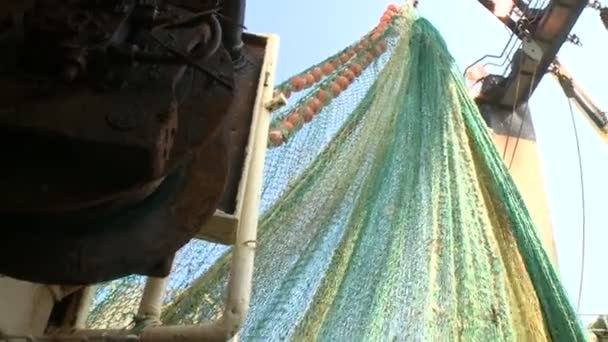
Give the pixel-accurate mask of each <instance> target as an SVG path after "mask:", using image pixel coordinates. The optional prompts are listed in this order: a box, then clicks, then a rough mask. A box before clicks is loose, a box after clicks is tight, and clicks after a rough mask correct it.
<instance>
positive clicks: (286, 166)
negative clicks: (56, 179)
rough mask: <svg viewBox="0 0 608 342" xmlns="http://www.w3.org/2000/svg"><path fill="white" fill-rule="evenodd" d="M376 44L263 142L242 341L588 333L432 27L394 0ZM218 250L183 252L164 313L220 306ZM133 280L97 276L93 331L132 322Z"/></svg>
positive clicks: (222, 279) (186, 317) (562, 337)
mask: <svg viewBox="0 0 608 342" xmlns="http://www.w3.org/2000/svg"><path fill="white" fill-rule="evenodd" d="M385 42H386V51H385V52H383V53H382V54H380V55H379V56H377V58H375V59H374V60H373V61H372V62H371V63H370V65H369V66H368V67H367V68H366V69H365V70H363V71H362V73H361V74H360V75H359V76H358V77H357V78H356V79H354V80H353V81H352V83H351V84H350V86H349V87H348V89H345V90H344V91H343V92H341V94H340V95H339V96H337V97H335V98H334V99H333V100H332V101H331V102H329V103H327V104H326V105H325V106H323V107H322V108H321V109H320V110H319V112H318V113H316V114H315V116H314V120H312V121H310V122H309V123H308V124H304V125H302V127H301V128H300V129H299V131H298V132H297V134H293V135H292V136H290V139H288V140H287V141H286V142H285V143H284V144H283V145H281V146H280V147H276V148H271V149H269V150H268V153H267V159H266V164H265V172H264V179H263V193H262V205H261V209H260V210H261V213H262V216H261V218H260V223H259V229H258V249H257V252H256V261H255V273H254V288H253V295H252V299H251V307H250V311H249V314H248V317H247V321H246V323H245V326H244V328H243V330H242V331H241V333H240V338H241V339H243V340H263V341H275V340H276V341H279V340H297V341H308V340H321V341H333V340H336V341H368V340H369V341H385V340H408V341H409V340H414V341H418V340H425V341H427V340H428V341H452V340H462V341H547V340H553V341H584V340H585V336H584V333H583V330H582V329H581V327H580V325H579V322H578V320H577V318H576V315H575V313H574V310H573V308H572V306H571V304H570V302H569V300H568V298H567V296H566V294H565V291H564V289H563V288H562V286H561V284H560V282H559V279H558V277H557V275H556V273H555V271H554V269H553V268H552V265H551V263H550V261H549V258H548V257H547V255H546V254H545V252H544V249H543V247H542V243H541V241H540V238H539V237H538V234H537V232H536V229H535V227H534V224H533V222H532V220H531V218H530V215H529V213H528V211H527V209H526V207H525V205H524V203H523V200H522V198H521V197H520V195H519V193H518V191H517V189H516V187H515V185H514V183H513V181H512V179H511V177H510V175H509V173H508V171H507V169H506V167H505V165H504V163H503V161H502V159H501V157H500V155H499V153H498V152H497V151H496V148H495V147H494V144H493V142H492V137H491V135H490V132H489V131H488V129H487V127H486V126H485V123H484V122H483V120H482V118H481V115H480V114H479V112H478V109H477V108H476V106H475V105H474V103H473V102H472V101H471V99H470V97H469V95H468V93H467V89H466V87H465V85H464V83H463V80H462V77H461V72H460V71H459V70H458V69H457V67H456V66H455V62H454V60H453V58H452V57H451V56H450V54H449V52H448V50H447V47H446V45H445V43H444V41H443V39H442V37H441V35H440V34H439V33H438V32H437V31H436V29H435V28H434V27H433V26H432V25H431V24H430V23H429V22H428V21H426V20H425V19H423V18H418V17H417V15H416V14H415V13H414V12H413V11H412V10H411V9H409V8H404V9H403V11H402V12H400V14H399V15H397V16H396V18H395V19H394V20H393V21H391V25H390V32H388V33H387V36H386V40H385ZM319 65H321V64H319ZM336 72H337V71H336ZM281 87H282V88H281ZM278 89H279V90H285V89H286V88H285V84H282V85H280V86H279V88H278ZM316 89H317V88H315V87H309V90H308V91H309V92H313V91H316ZM301 96H306V95H305V94H304V95H301ZM295 102H296V103H297V101H295ZM294 106H296V104H294ZM293 110H294V108H293V107H289V108H284V109H282V110H279V111H277V112H276V113H273V119H274V121H273V122H274V123H277V122H281V121H282V120H284V119H285V118H286V113H289V112H291V111H293ZM230 258H231V254H230V249H229V248H227V247H224V246H219V245H214V244H211V243H207V242H202V241H192V242H191V243H190V244H188V245H187V246H186V247H185V248H183V249H182V250H181V251H180V252H179V253H178V255H177V256H176V259H175V266H174V271H173V272H172V275H171V277H170V281H169V291H168V295H167V298H166V300H165V308H164V310H163V317H162V320H163V323H164V324H167V325H172V324H195V323H200V322H202V321H205V320H209V319H215V318H218V316H219V315H221V311H222V308H223V301H224V297H225V289H226V284H227V280H228V277H229V270H230ZM142 289H143V278H142V277H136V276H131V277H126V278H123V279H120V280H116V281H112V282H109V283H106V284H101V285H99V286H98V288H97V295H96V301H95V303H94V306H93V310H92V311H91V313H90V315H89V317H88V325H89V327H91V328H109V327H111V328H116V327H129V325H130V324H131V323H132V321H133V313H135V312H137V301H138V300H139V296H140V294H141V290H142Z"/></svg>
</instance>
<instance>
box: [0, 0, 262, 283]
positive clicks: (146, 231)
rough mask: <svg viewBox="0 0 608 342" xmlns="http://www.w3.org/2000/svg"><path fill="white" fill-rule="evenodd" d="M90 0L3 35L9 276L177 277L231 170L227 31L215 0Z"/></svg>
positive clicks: (0, 70) (0, 255) (2, 267)
mask: <svg viewBox="0 0 608 342" xmlns="http://www.w3.org/2000/svg"><path fill="white" fill-rule="evenodd" d="M84 3H85V2H82V3H80V2H79V1H72V2H69V4H70V5H69V6H68V5H64V3H63V2H57V1H54V0H44V1H37V2H36V6H34V7H32V8H33V9H31V10H30V11H29V12H26V13H25V16H24V20H23V27H24V30H23V31H22V32H21V35H20V34H19V32H18V31H19V30H14V31H15V32H14V33H15V34H14V35H8V34H6V35H1V36H0V49H1V50H2V51H3V52H4V51H11V52H12V53H3V54H2V55H0V75H2V77H0V144H1V145H2V146H4V147H5V154H4V158H3V159H4V163H3V168H1V169H0V188H2V189H3V192H2V195H0V219H1V220H2V223H3V226H2V233H3V248H2V249H0V273H3V274H6V275H9V276H12V277H15V278H18V279H24V280H29V281H34V282H42V283H63V284H89V283H94V282H99V281H105V280H109V279H113V278H117V277H120V276H123V275H127V274H145V275H150V276H157V277H161V276H165V275H167V274H168V272H169V265H170V263H169V262H168V261H167V260H168V259H169V258H170V257H171V256H172V255H173V253H174V252H175V251H176V250H177V249H179V248H180V247H181V246H183V245H184V244H185V243H186V242H187V241H188V240H189V239H190V238H191V237H192V236H194V235H195V234H196V233H197V232H198V230H199V229H200V227H201V226H202V224H203V223H204V222H205V221H206V220H207V219H208V218H209V217H210V216H211V215H212V214H213V212H214V211H215V209H216V207H217V203H218V202H219V200H220V197H221V196H222V193H223V190H224V184H225V183H226V179H227V177H228V164H229V160H228V159H229V158H228V149H229V147H228V145H229V142H230V140H231V137H230V136H229V126H228V124H229V121H228V119H227V118H228V117H227V116H226V112H227V111H228V108H229V106H230V104H231V102H232V99H233V91H234V90H233V87H234V71H233V65H232V60H231V58H230V55H229V54H228V52H227V51H226V49H224V48H223V46H222V45H221V44H220V37H221V36H218V35H221V31H222V29H223V27H221V26H218V25H217V22H218V21H217V18H214V17H213V16H210V15H213V13H214V10H215V9H214V8H207V9H203V8H201V7H200V6H201V4H204V3H205V2H198V6H199V7H198V8H196V12H192V11H190V10H186V9H183V8H177V7H175V6H167V5H164V6H161V7H157V8H152V9H153V11H150V10H151V8H150V7H146V6H147V5H146V6H135V5H133V4H134V2H130V1H106V2H99V3H102V5H96V4H97V3H98V2H96V1H87V2H86V4H85V5H83V4H84ZM60 4H61V5H60ZM118 5H122V7H121V6H118ZM213 5H214V4H213ZM91 6H93V7H91ZM152 14H153V15H152ZM253 92H254V93H255V90H253ZM234 158H236V157H231V159H234Z"/></svg>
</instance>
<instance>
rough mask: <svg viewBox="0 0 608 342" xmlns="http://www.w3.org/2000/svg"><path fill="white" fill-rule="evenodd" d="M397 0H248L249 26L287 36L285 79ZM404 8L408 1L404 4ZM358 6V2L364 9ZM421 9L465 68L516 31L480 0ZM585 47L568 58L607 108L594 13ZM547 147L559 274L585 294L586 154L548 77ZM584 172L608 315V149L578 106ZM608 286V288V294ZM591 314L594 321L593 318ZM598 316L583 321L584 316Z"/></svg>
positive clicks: (590, 287) (593, 279) (593, 250)
mask: <svg viewBox="0 0 608 342" xmlns="http://www.w3.org/2000/svg"><path fill="white" fill-rule="evenodd" d="M390 3H395V2H390V1H382V0H357V1H352V0H307V1H284V0H256V1H255V2H254V1H249V3H248V9H247V22H246V25H247V28H248V30H249V31H251V32H257V33H276V34H278V35H279V36H280V38H281V46H280V51H279V62H278V70H277V72H278V76H277V80H276V81H277V82H280V81H283V80H284V79H286V78H287V77H289V76H291V75H293V74H295V73H298V72H300V71H301V70H304V69H305V68H307V67H308V66H310V65H311V64H313V63H316V62H318V61H321V60H322V59H324V58H325V57H327V56H329V55H330V54H333V53H335V52H337V51H338V50H340V49H341V48H343V47H344V46H346V45H348V44H350V43H351V42H353V41H354V40H356V39H358V38H359V37H361V36H362V35H363V34H364V33H366V32H367V31H368V30H369V29H370V28H371V27H373V26H374V25H375V24H376V23H377V21H378V18H379V17H380V15H381V14H382V13H383V11H384V9H385V8H386V6H387V5H388V4H390ZM396 3H397V4H401V3H402V2H400V1H399V2H396ZM355 4H358V5H355ZM420 13H421V14H422V15H423V16H425V17H426V18H428V19H429V20H431V21H432V22H433V23H434V24H435V26H437V27H438V29H439V30H440V31H441V32H442V33H443V35H444V37H445V39H446V41H447V42H448V44H449V46H450V49H451V52H452V54H453V55H454V57H455V58H456V60H457V61H458V63H459V65H460V66H461V68H463V69H464V68H465V67H466V66H467V65H469V64H471V63H472V62H474V61H475V60H477V59H478V58H479V57H481V56H483V55H485V54H500V52H501V51H502V49H503V47H504V45H505V43H506V42H507V39H508V37H509V36H508V34H507V32H506V31H505V29H504V28H503V27H502V26H501V25H500V23H499V22H498V21H497V20H496V19H495V18H494V17H492V16H491V15H490V14H489V13H488V12H487V10H486V9H485V8H483V7H482V6H481V5H480V4H479V3H478V2H477V1H476V0H460V1H445V0H441V1H440V0H420ZM573 32H574V33H576V34H577V35H578V36H579V37H580V38H581V40H582V42H583V44H584V45H583V47H577V46H574V45H572V44H567V45H565V46H564V48H563V49H562V51H561V52H560V54H559V56H560V59H561V61H562V63H563V64H565V65H566V66H567V67H568V68H569V69H570V71H571V72H572V73H573V74H574V75H575V77H576V78H577V80H578V81H579V82H580V83H582V85H583V86H584V87H585V88H586V90H587V91H588V92H589V93H590V94H591V96H592V97H593V98H594V99H595V101H597V102H598V103H599V105H600V107H602V108H606V109H608V106H607V105H608V103H606V101H605V100H604V99H603V96H602V95H603V94H602V89H604V87H605V85H604V84H603V82H604V79H607V78H608V70H606V68H605V64H604V63H603V62H604V61H605V60H606V57H608V56H607V52H608V49H607V48H606V43H608V32H607V31H606V29H605V28H604V27H603V25H602V24H601V22H600V20H599V16H598V14H597V13H596V12H595V11H593V10H591V9H588V10H587V11H586V12H585V14H584V15H583V16H582V18H581V20H580V21H579V23H578V24H577V26H576V27H575V29H574V31H573ZM530 106H531V110H532V116H533V121H534V124H535V126H536V132H537V139H538V143H539V146H540V150H541V159H542V165H543V168H544V175H545V180H546V188H547V195H548V198H549V206H550V212H551V218H552V221H553V222H552V224H553V229H554V233H555V239H556V244H557V249H558V258H559V264H560V272H561V275H562V279H563V282H564V284H565V286H566V288H567V290H568V292H569V294H570V297H571V299H572V301H573V302H575V301H576V298H577V296H578V287H579V275H580V269H581V254H582V245H581V239H582V209H581V207H582V206H581V195H580V192H581V188H580V181H579V168H578V159H577V153H576V148H575V140H574V135H573V130H572V124H571V119H570V112H569V109H568V104H567V100H566V97H565V96H564V95H563V92H562V91H561V88H559V86H558V85H557V83H555V81H554V80H553V79H552V78H550V77H546V78H545V79H544V80H543V82H542V83H541V86H540V87H539V89H538V91H537V92H536V93H535V95H534V96H533V99H532V101H531V104H530ZM575 116H576V121H577V125H578V130H579V136H580V140H581V141H580V143H581V149H582V158H583V172H584V175H585V178H584V181H585V198H586V209H585V213H586V221H587V222H586V233H587V234H586V235H587V238H586V240H587V241H586V242H587V243H586V263H585V278H584V279H585V286H584V288H583V294H582V305H581V313H608V296H605V290H604V289H605V288H606V285H605V282H606V279H605V278H603V277H605V274H603V273H604V272H605V260H608V258H607V257H608V251H607V249H606V248H605V247H603V246H605V245H606V242H607V241H608V229H606V228H608V221H607V218H606V216H605V215H604V210H608V205H607V204H606V201H605V200H606V196H607V195H608V182H607V181H608V176H607V175H608V148H607V146H606V145H605V144H604V143H602V142H601V141H600V139H599V138H598V137H597V136H596V135H595V132H594V131H593V130H592V128H591V127H590V126H589V124H588V123H587V121H586V120H585V119H584V118H583V117H582V116H581V114H580V113H579V112H578V111H577V110H576V108H575ZM602 247H603V248H602ZM602 290H604V291H603V293H602ZM585 318H586V319H585ZM587 319H589V317H584V320H587Z"/></svg>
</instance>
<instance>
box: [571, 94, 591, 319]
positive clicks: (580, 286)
mask: <svg viewBox="0 0 608 342" xmlns="http://www.w3.org/2000/svg"><path fill="white" fill-rule="evenodd" d="M568 108H569V109H570V119H571V121H572V130H573V132H574V138H575V139H576V151H577V154H578V168H579V175H580V185H581V210H582V233H583V237H582V250H581V272H580V276H579V284H578V298H577V300H576V311H577V312H580V309H581V299H582V295H583V284H584V280H585V254H586V252H585V247H586V245H587V243H586V235H587V234H586V216H585V183H584V177H583V160H582V156H581V148H580V141H579V137H578V129H577V127H576V120H575V119H574V109H573V108H572V99H571V98H570V97H568Z"/></svg>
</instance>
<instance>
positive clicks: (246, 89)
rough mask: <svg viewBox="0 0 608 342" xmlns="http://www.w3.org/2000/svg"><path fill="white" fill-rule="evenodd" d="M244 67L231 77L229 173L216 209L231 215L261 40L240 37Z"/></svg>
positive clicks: (259, 65) (261, 51)
mask: <svg viewBox="0 0 608 342" xmlns="http://www.w3.org/2000/svg"><path fill="white" fill-rule="evenodd" d="M243 38H244V47H243V52H242V53H243V58H244V61H245V62H244V65H243V67H241V68H239V70H238V71H237V72H236V74H235V93H234V94H235V96H234V101H233V102H232V105H231V107H230V110H229V112H228V120H229V125H230V149H229V151H230V154H229V156H230V157H229V158H230V173H229V176H228V182H227V183H226V189H225V190H224V195H223V196H222V200H221V202H220V204H219V207H218V208H219V209H221V210H222V211H224V212H225V213H228V214H232V213H234V209H235V199H236V197H237V192H238V189H239V184H240V181H241V176H242V173H243V166H244V162H245V153H246V150H247V143H248V141H249V133H250V129H251V118H252V117H251V114H252V112H253V106H254V103H255V98H256V95H257V94H256V90H257V86H258V83H259V81H260V71H261V69H262V63H263V62H264V51H265V50H264V48H265V46H266V45H265V43H266V42H265V41H263V40H261V39H259V38H258V37H256V36H251V35H244V36H243Z"/></svg>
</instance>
